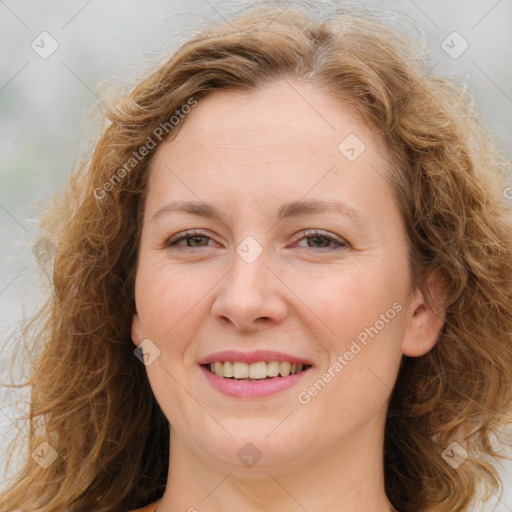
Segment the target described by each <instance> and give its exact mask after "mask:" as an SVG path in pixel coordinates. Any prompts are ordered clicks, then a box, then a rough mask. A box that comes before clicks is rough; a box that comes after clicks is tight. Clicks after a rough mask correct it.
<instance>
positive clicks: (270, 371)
mask: <svg viewBox="0 0 512 512" xmlns="http://www.w3.org/2000/svg"><path fill="white" fill-rule="evenodd" d="M303 369H304V365H303V364H291V363H288V362H279V361H269V362H265V361H260V362H258V363H252V364H247V363H242V362H235V363H233V362H231V361H224V362H220V361H218V362H215V363H210V370H211V372H212V373H215V374H216V375H218V376H219V377H234V378H235V379H266V378H267V377H277V376H278V375H281V377H288V375H293V374H294V373H298V372H301V371H302V370H303Z"/></svg>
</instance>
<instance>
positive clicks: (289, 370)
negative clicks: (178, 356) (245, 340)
mask: <svg viewBox="0 0 512 512" xmlns="http://www.w3.org/2000/svg"><path fill="white" fill-rule="evenodd" d="M199 364H200V365H202V366H204V367H206V368H207V369H209V371H210V372H211V373H213V374H214V375H217V376H218V377H223V378H228V379H239V380H242V379H251V380H262V379H268V378H274V377H288V376H290V375H295V374H296V373H300V372H302V371H303V370H304V369H308V368H309V367H310V366H312V365H311V362H310V361H308V360H306V359H301V358H298V357H296V356H293V355H291V354H285V353H283V352H276V351H273V350H256V351H253V352H240V351H235V350H224V351H222V352H216V353H215V354H211V355H209V356H207V357H205V358H204V359H202V360H201V361H199Z"/></svg>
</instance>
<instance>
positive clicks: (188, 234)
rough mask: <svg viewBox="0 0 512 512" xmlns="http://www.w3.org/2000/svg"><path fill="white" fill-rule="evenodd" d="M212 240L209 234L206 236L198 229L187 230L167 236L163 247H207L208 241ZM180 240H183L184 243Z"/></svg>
mask: <svg viewBox="0 0 512 512" xmlns="http://www.w3.org/2000/svg"><path fill="white" fill-rule="evenodd" d="M209 240H212V239H211V238H210V237H209V236H206V235H205V234H204V232H202V231H199V230H194V229H193V230H189V231H183V232H182V233H178V234H177V235H174V236H173V237H171V238H169V240H167V242H166V243H165V247H183V248H187V247H190V248H194V247H209V244H208V241H209ZM181 242H185V243H184V244H183V243H181Z"/></svg>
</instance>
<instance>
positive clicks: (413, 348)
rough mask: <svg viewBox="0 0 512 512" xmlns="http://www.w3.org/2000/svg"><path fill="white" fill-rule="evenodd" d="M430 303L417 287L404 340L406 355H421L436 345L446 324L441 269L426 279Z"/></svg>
mask: <svg viewBox="0 0 512 512" xmlns="http://www.w3.org/2000/svg"><path fill="white" fill-rule="evenodd" d="M424 286H425V287H426V289H427V290H428V292H429V297H430V304H429V303H428V302H427V300H426V297H425V293H424V292H423V291H422V290H421V289H420V288H417V289H416V290H415V291H414V300H413V301H412V304H411V310H410V311H411V313H410V314H411V316H410V318H408V320H407V326H406V331H405V334H404V338H403V341H402V352H403V354H404V355H406V356H410V357H419V356H422V355H424V354H426V353H427V352H429V351H430V350H432V348H433V347H434V346H435V344H436V343H437V340H438V338H439V334H440V332H441V329H442V328H443V326H444V322H445V317H446V311H445V308H444V306H443V305H442V304H443V299H444V297H445V289H444V286H443V282H442V277H441V274H440V272H439V271H437V270H436V271H434V272H433V273H431V274H430V275H429V276H428V277H427V279H426V280H425V284H424Z"/></svg>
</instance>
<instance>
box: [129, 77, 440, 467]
mask: <svg viewBox="0 0 512 512" xmlns="http://www.w3.org/2000/svg"><path fill="white" fill-rule="evenodd" d="M387 166H388V163H387V159H386V152H385V149H384V148H383V146H382V145H381V144H380V143H379V142H378V141H377V140H376V139H375V137H374V136H373V135H372V134H371V132H370V131H369V130H368V129H367V128H366V127H365V125H364V124H362V122H361V121H359V120H358V119H356V118H354V117H353V116H352V115H350V114H349V113H348V111H347V110H346V109H345V108H344V107H343V105H342V104H339V103H338V102H335V101H334V100H332V99H330V98H328V97H327V96H325V95H324V94H323V93H322V92H321V91H320V90H318V89H316V88H314V87H313V86H309V85H305V84H299V83H295V84H294V85H293V87H292V86H291V85H290V84H288V83H287V82H285V81H283V82H279V83H276V84H274V85H272V86H270V87H267V88H265V89H263V90H260V91H258V92H252V93H250V94H242V93H239V92H234V91H222V92H215V93H213V94H211V95H210V96H208V97H206V98H205V99H202V100H200V101H199V102H198V104H197V106H196V107H195V108H194V109H193V110H192V111H191V113H190V114H188V117H187V119H186V122H185V123H184V125H183V126H182V127H181V131H180V132H179V134H178V136H177V138H176V139H175V140H174V141H172V142H170V143H167V144H164V145H162V146H160V147H159V148H158V149H157V151H156V153H155V155H154V157H153V159H152V163H151V167H150V173H151V174H150V182H149V190H148V195H147V200H146V204H145V213H144V224H143V228H142V237H141V243H140V248H139V250H140V259H139V264H138V269H137V278H136V289H135V298H136V307H137V312H136V314H135V315H134V318H133V325H132V337H133V340H134V342H135V344H136V345H137V346H138V345H140V344H141V343H142V342H143V340H146V341H144V343H142V348H143V350H144V352H146V353H148V354H149V356H148V360H147V363H149V364H147V366H146V370H147V374H148V377H149V381H150V384H151V387H152V389H153V392H154V394H155V397H156V399H157V400H158V402H159V404H160V406H161V408H162V410H163V412H164V413H165V415H166V416H167V418H168V420H169V421H170V423H171V425H172V428H171V432H172V434H171V436H172V437H171V443H174V445H173V444H171V445H172V446H173V447H174V448H173V449H174V450H175V451H179V452H180V453H181V454H183V453H188V455H189V457H190V456H192V457H193V458H194V460H196V461H198V462H204V463H206V464H208V465H211V466H215V467H218V468H222V469H229V470H231V471H239V472H241V473H242V472H243V471H248V468H251V471H253V473H252V474H254V470H255V468H262V469H263V468H268V467H273V468H274V469H275V470H277V468H281V469H283V470H285V469H286V470H293V469H294V468H296V467H302V466H297V465H296V464H298V463H299V464H304V463H312V461H313V460H314V459H315V458H317V457H320V456H321V457H323V460H324V461H325V462H326V463H327V460H331V459H332V460H333V461H334V460H336V457H337V456H341V454H342V453H343V454H344V456H345V457H350V456H351V455H349V454H353V455H354V457H355V456H356V454H359V455H361V453H363V452H364V453H367V452H368V453H372V454H378V453H379V446H381V443H382V432H383V429H384V421H385V417H386V409H387V405H388V400H389V397H390V393H391V390H392V387H393V385H394V382H395V379H396V376H397V372H398V369H399V365H400V360H401V357H402V355H403V354H407V355H409V356H418V355H422V354H423V353H425V352H427V351H428V350H430V349H431V348H432V346H433V344H434V343H435V341H436V338H437V332H438V330H439V328H440V327H441V325H440V324H439V322H437V321H436V320H435V318H436V317H435V316H434V317H432V316H429V312H428V308H425V306H424V305H423V295H422V293H421V292H420V291H419V290H413V291H411V289H410V275H409V266H408V255H407V250H406V237H405V231H404V226H403V222H402V219H401V216H400V213H399V209H398V206H397V203H396V201H395V198H394V196H393V193H392V191H391V188H390V187H389V185H388V184H387V182H386V181H385V179H384V176H385V174H386V172H387V171H386V169H387ZM187 237H188V238H187ZM433 318H434V319H433ZM147 340H150V341H147ZM206 363H213V366H214V369H215V367H216V370H217V371H218V372H219V374H220V372H225V373H226V375H227V376H221V375H217V374H213V373H211V370H210V365H209V364H206ZM215 363H217V364H216V365H215ZM226 363H227V364H226ZM230 363H231V364H230ZM288 363H290V364H288ZM292 364H295V365H299V364H302V365H304V367H303V370H302V371H299V373H297V374H295V376H288V377H287V376H286V374H287V370H288V369H291V370H292V371H293V369H294V367H293V366H291V365H292ZM300 368H301V367H300V366H295V371H297V370H300ZM277 372H281V373H282V374H283V375H284V376H283V375H281V373H279V375H276V373H277ZM233 375H234V376H235V377H237V376H238V377H239V378H238V379H237V378H234V377H233ZM269 375H270V376H271V378H270V377H268V376H269ZM248 376H250V377H253V379H251V380H242V379H244V378H247V377H248ZM248 443H252V444H248ZM338 460H339V458H338ZM251 461H252V462H251ZM252 466H254V467H252Z"/></svg>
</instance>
